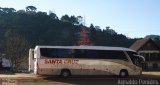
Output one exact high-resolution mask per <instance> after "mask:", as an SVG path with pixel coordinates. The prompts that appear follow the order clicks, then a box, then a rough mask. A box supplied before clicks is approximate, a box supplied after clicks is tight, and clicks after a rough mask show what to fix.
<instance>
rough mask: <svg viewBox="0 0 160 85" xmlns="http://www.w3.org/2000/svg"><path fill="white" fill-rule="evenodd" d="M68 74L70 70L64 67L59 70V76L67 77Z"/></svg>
mask: <svg viewBox="0 0 160 85" xmlns="http://www.w3.org/2000/svg"><path fill="white" fill-rule="evenodd" d="M70 75H71V72H70V70H68V69H64V70H62V71H61V77H63V78H67V77H69V76H70Z"/></svg>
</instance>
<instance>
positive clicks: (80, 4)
mask: <svg viewBox="0 0 160 85" xmlns="http://www.w3.org/2000/svg"><path fill="white" fill-rule="evenodd" d="M30 5H32V6H35V7H36V8H37V11H44V12H49V11H52V12H54V13H56V14H57V16H58V17H59V18H61V16H63V15H65V14H68V15H69V16H71V15H75V16H82V17H85V25H86V26H90V24H91V23H92V24H93V25H94V26H100V28H101V29H106V27H107V26H109V27H110V28H111V29H113V30H115V31H116V32H117V33H119V34H124V35H126V36H127V37H130V38H141V37H145V36H146V35H160V0H0V7H8V8H15V9H16V10H20V9H25V7H26V6H30Z"/></svg>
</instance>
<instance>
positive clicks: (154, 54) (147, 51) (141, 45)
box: [130, 39, 160, 70]
mask: <svg viewBox="0 0 160 85" xmlns="http://www.w3.org/2000/svg"><path fill="white" fill-rule="evenodd" d="M130 48H131V49H133V50H136V51H137V52H138V54H140V55H142V56H144V57H145V63H144V65H143V69H144V70H160V47H159V46H158V45H157V44H156V43H155V42H154V41H153V40H152V39H140V40H137V41H136V42H135V43H133V44H132V45H131V46H130Z"/></svg>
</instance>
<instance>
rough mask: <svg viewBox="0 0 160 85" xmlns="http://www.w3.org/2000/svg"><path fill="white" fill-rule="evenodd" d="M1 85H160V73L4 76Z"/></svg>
mask: <svg viewBox="0 0 160 85" xmlns="http://www.w3.org/2000/svg"><path fill="white" fill-rule="evenodd" d="M0 79H1V80H0V81H1V83H0V85H136V84H139V85H160V72H151V73H150V72H145V73H143V75H142V76H141V77H129V78H118V77H116V76H92V77H89V76H74V77H70V78H67V79H64V78H59V77H51V76H49V77H48V76H45V77H44V76H35V75H33V74H10V75H8V74H6V75H5V74H2V75H0Z"/></svg>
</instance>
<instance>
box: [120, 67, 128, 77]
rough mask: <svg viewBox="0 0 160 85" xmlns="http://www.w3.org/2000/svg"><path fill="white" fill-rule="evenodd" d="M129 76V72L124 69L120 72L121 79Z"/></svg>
mask: <svg viewBox="0 0 160 85" xmlns="http://www.w3.org/2000/svg"><path fill="white" fill-rule="evenodd" d="M127 76H129V75H128V71H127V70H126V69H122V70H121V71H120V72H119V77H127Z"/></svg>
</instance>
